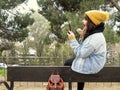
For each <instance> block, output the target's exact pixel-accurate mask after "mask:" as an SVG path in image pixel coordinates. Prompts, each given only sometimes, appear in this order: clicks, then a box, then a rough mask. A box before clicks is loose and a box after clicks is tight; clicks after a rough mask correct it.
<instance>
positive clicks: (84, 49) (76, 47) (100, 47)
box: [65, 10, 109, 90]
mask: <svg viewBox="0 0 120 90" xmlns="http://www.w3.org/2000/svg"><path fill="white" fill-rule="evenodd" d="M108 18H109V14H108V13H107V12H103V11H98V10H90V11H87V12H85V14H84V18H83V21H82V22H83V29H80V28H78V29H77V30H76V31H77V32H78V34H80V37H81V40H80V42H78V41H77V40H76V38H75V35H74V33H73V32H72V31H69V32H68V33H67V35H68V38H69V40H70V46H71V48H72V49H73V51H74V53H75V58H72V59H69V60H67V61H66V62H65V65H71V68H72V70H73V71H75V72H78V73H82V74H95V73H98V72H99V71H100V70H101V69H102V68H103V67H104V65H105V62H106V40H105V38H104V35H103V31H104V21H106V20H108ZM83 88H84V82H78V90H83Z"/></svg>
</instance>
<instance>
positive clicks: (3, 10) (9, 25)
mask: <svg viewBox="0 0 120 90" xmlns="http://www.w3.org/2000/svg"><path fill="white" fill-rule="evenodd" d="M24 1H25V0H0V38H1V39H4V41H5V42H8V43H9V42H10V43H12V42H13V43H14V42H17V41H20V42H21V41H23V40H24V39H25V38H26V37H27V36H28V32H29V31H28V29H27V28H26V27H27V26H28V25H31V24H32V23H33V22H34V20H33V19H31V18H30V17H29V16H30V14H26V15H22V14H21V13H20V12H19V11H17V10H16V12H14V11H13V10H14V9H15V7H16V6H17V5H18V4H21V3H23V2H24ZM2 44H3V43H1V45H2ZM11 45H14V44H11ZM2 46H3V45H2ZM4 46H5V47H4V49H8V47H7V43H6V45H4ZM8 46H9V44H8ZM9 49H10V48H9ZM1 50H2V49H1Z"/></svg>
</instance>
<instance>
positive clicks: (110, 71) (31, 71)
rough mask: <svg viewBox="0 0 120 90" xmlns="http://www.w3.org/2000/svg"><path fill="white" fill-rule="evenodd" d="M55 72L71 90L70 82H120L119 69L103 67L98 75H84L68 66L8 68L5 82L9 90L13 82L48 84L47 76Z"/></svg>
mask: <svg viewBox="0 0 120 90" xmlns="http://www.w3.org/2000/svg"><path fill="white" fill-rule="evenodd" d="M54 71H57V72H59V74H60V75H61V77H62V78H63V80H64V82H68V89H69V90H72V82H120V67H104V68H103V69H102V70H101V71H100V72H99V73H97V74H92V75H85V74H80V73H76V72H74V71H72V70H71V68H70V67H69V66H17V67H13V66H8V68H7V81H10V85H9V90H13V89H14V82H17V81H18V82H27V81H28V82H48V78H49V76H50V75H51V74H52V73H53V72H54Z"/></svg>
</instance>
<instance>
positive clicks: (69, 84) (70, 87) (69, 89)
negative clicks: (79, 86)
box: [68, 82, 72, 90]
mask: <svg viewBox="0 0 120 90" xmlns="http://www.w3.org/2000/svg"><path fill="white" fill-rule="evenodd" d="M68 90H72V82H68Z"/></svg>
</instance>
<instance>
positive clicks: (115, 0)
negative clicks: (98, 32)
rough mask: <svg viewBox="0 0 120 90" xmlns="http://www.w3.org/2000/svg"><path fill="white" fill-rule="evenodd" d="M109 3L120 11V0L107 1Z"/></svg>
mask: <svg viewBox="0 0 120 90" xmlns="http://www.w3.org/2000/svg"><path fill="white" fill-rule="evenodd" d="M107 1H109V2H110V3H111V4H112V5H113V6H114V7H116V9H117V10H118V11H120V6H119V5H118V1H119V0H107Z"/></svg>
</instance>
